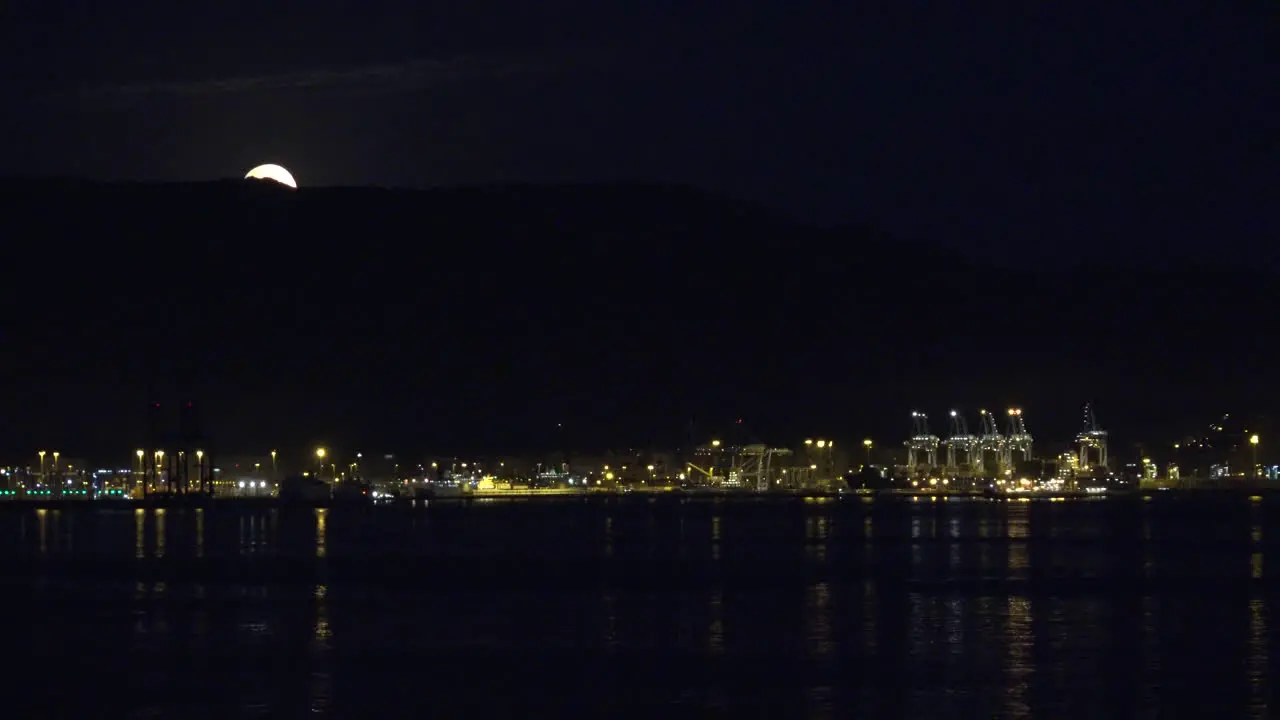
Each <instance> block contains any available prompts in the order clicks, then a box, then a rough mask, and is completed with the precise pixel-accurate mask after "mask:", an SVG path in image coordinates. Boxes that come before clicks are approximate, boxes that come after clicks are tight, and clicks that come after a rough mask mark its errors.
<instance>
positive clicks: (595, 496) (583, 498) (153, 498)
mask: <svg viewBox="0 0 1280 720" xmlns="http://www.w3.org/2000/svg"><path fill="white" fill-rule="evenodd" d="M1233 498H1239V499H1247V500H1248V501H1249V502H1251V503H1262V502H1267V503H1272V502H1276V501H1280V488H1256V487H1255V488H1247V487H1242V488H1180V489H1172V488H1143V489H1139V490H1135V491H1132V492H1110V493H1086V492H1059V493H1023V494H1019V493H998V494H997V493H982V492H963V491H942V492H938V491H927V490H906V489H892V490H878V491H849V490H845V491H839V492H837V491H823V490H790V491H776V492H768V493H757V492H750V491H724V490H683V489H679V488H670V487H668V488H644V489H635V490H630V489H629V490H597V489H591V490H563V489H524V490H507V491H502V492H477V493H467V494H463V495H455V496H446V497H435V498H432V497H419V498H405V497H390V496H382V497H378V498H369V499H363V498H344V497H330V498H325V499H292V498H282V497H279V496H276V495H264V496H258V497H245V496H209V495H199V494H185V495H178V494H173V495H169V494H161V493H157V494H151V495H148V496H146V497H145V498H131V497H128V496H109V497H100V498H89V497H87V496H86V497H81V496H78V495H77V496H65V497H56V496H41V495H30V496H16V495H11V496H6V497H4V498H0V508H12V509H17V508H59V507H85V506H90V507H103V508H122V507H147V508H152V507H208V508H219V507H223V508H245V507H282V506H306V507H338V506H345V507H351V506H367V507H370V508H383V507H385V508H402V509H424V510H425V509H427V508H430V507H438V506H455V505H466V504H471V503H494V502H504V503H539V504H542V503H558V504H573V503H580V504H586V505H599V504H631V503H655V502H659V503H676V504H685V503H724V502H731V503H747V504H763V505H770V504H773V505H790V504H795V503H818V504H826V503H864V504H867V503H879V502H889V503H893V502H909V503H918V502H933V503H938V502H942V503H948V502H996V503H999V502H1128V501H1141V502H1152V501H1158V502H1168V501H1189V502H1201V501H1206V502H1216V501H1220V500H1230V499H1233Z"/></svg>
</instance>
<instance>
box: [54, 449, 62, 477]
mask: <svg viewBox="0 0 1280 720" xmlns="http://www.w3.org/2000/svg"><path fill="white" fill-rule="evenodd" d="M61 454H62V453H60V452H58V451H57V450H54V451H53V476H54V477H55V478H58V479H59V480H61V479H62V473H60V472H58V456H59V455H61ZM58 484H59V485H61V484H62V483H58Z"/></svg>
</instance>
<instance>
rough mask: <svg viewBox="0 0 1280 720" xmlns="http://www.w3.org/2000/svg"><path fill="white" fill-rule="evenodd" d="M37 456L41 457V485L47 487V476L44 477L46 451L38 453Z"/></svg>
mask: <svg viewBox="0 0 1280 720" xmlns="http://www.w3.org/2000/svg"><path fill="white" fill-rule="evenodd" d="M36 454H37V455H39V456H40V484H41V485H47V484H48V483H47V482H45V476H44V455H45V451H44V450H41V451H40V452H38V453H36Z"/></svg>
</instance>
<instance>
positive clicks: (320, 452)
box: [316, 447, 329, 459]
mask: <svg viewBox="0 0 1280 720" xmlns="http://www.w3.org/2000/svg"><path fill="white" fill-rule="evenodd" d="M328 454H329V451H327V450H325V449H324V448H322V447H318V448H316V457H318V458H321V459H324V456H325V455H328Z"/></svg>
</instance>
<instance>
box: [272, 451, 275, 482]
mask: <svg viewBox="0 0 1280 720" xmlns="http://www.w3.org/2000/svg"><path fill="white" fill-rule="evenodd" d="M275 480H276V451H275V450H272V451H271V481H272V482H275Z"/></svg>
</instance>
